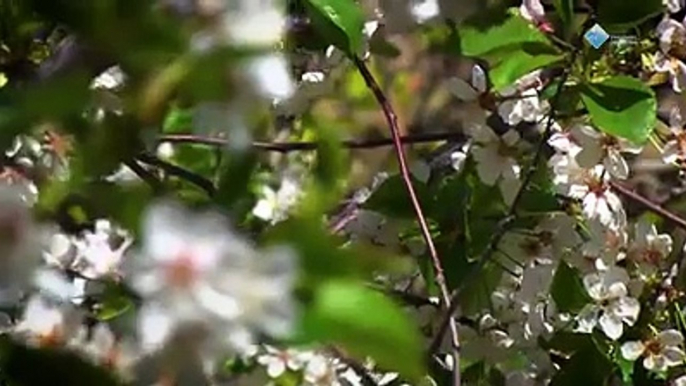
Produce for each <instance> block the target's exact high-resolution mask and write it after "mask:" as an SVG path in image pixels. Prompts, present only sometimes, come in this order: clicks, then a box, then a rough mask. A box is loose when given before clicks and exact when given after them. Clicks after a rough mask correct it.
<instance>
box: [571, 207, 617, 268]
mask: <svg viewBox="0 0 686 386" xmlns="http://www.w3.org/2000/svg"><path fill="white" fill-rule="evenodd" d="M584 234H585V240H584V242H583V244H582V245H581V248H580V250H579V252H580V253H573V254H572V255H571V256H570V257H569V259H568V261H570V262H571V263H572V264H573V265H574V266H575V267H577V268H579V270H581V271H582V272H584V273H590V272H591V271H594V270H605V269H607V268H608V267H611V266H614V265H615V264H616V263H617V262H618V261H620V260H622V259H623V258H624V257H625V253H624V250H625V249H626V244H627V240H628V234H627V232H626V230H625V229H624V227H620V228H617V229H614V228H610V227H607V226H606V225H604V224H603V223H601V222H600V220H598V219H594V220H589V221H587V231H586V232H584Z"/></svg>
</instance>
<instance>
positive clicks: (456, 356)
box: [352, 57, 461, 386]
mask: <svg viewBox="0 0 686 386" xmlns="http://www.w3.org/2000/svg"><path fill="white" fill-rule="evenodd" d="M352 60H353V62H354V63H355V66H356V67H357V69H358V71H359V72H360V75H362V78H364V81H365V83H366V84H367V87H368V88H369V90H370V91H371V92H372V93H373V94H374V97H375V98H376V101H377V102H378V103H379V105H380V106H381V110H382V111H383V114H384V116H385V118H386V122H387V123H388V128H389V130H390V131H391V138H392V140H393V146H394V147H395V153H396V156H397V159H398V165H399V168H400V175H401V176H402V179H403V182H404V183H405V189H406V190H407V194H408V195H409V197H410V201H411V202H412V207H413V208H414V212H415V215H416V217H417V222H418V223H419V228H420V229H421V232H422V236H423V238H424V242H425V243H426V246H427V249H428V251H429V255H430V256H431V260H432V263H433V268H434V271H435V275H436V284H437V285H438V288H439V290H440V292H441V297H442V298H443V299H442V303H443V307H444V309H446V310H450V309H452V308H453V307H452V304H451V301H452V299H451V298H450V291H449V290H448V285H447V284H446V280H445V275H444V273H443V265H442V263H441V260H440V258H439V257H438V252H437V251H436V247H435V245H434V242H433V239H432V238H431V232H430V231H429V226H428V225H427V223H426V218H425V217H424V212H423V210H422V206H421V204H420V202H419V200H418V199H417V194H416V193H415V190H414V186H412V179H411V177H410V171H409V168H408V167H407V160H406V159H405V151H404V149H403V143H402V139H401V136H400V128H399V126H398V117H397V115H396V114H395V111H394V109H393V106H391V104H390V102H389V101H388V98H386V95H385V94H384V92H383V91H382V90H381V87H379V85H378V83H377V82H376V80H375V79H374V76H373V75H372V73H371V72H370V71H369V68H367V65H366V64H365V63H364V61H362V59H360V58H359V57H353V58H352ZM450 314H452V312H450ZM447 324H448V326H449V327H450V333H451V337H452V345H453V349H452V356H453V385H454V386H460V384H461V380H460V340H459V337H458V332H457V323H456V322H455V319H454V318H453V317H452V316H451V315H449V317H448V322H447Z"/></svg>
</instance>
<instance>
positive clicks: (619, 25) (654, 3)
mask: <svg viewBox="0 0 686 386" xmlns="http://www.w3.org/2000/svg"><path fill="white" fill-rule="evenodd" d="M663 11H664V5H663V4H662V0H600V1H599V2H598V23H599V24H600V25H602V26H603V28H604V29H605V30H606V31H607V32H608V33H610V34H612V33H615V34H618V33H623V32H626V31H627V30H628V29H630V28H633V27H636V26H638V25H640V24H641V23H643V22H644V21H646V20H648V19H650V18H652V17H654V16H656V15H659V14H661V13H662V12H663Z"/></svg>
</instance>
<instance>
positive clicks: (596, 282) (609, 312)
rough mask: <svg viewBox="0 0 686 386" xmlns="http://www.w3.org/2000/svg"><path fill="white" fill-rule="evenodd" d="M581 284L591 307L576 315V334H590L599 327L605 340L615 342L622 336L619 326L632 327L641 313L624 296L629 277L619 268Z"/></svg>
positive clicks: (636, 304) (598, 274) (632, 301)
mask: <svg viewBox="0 0 686 386" xmlns="http://www.w3.org/2000/svg"><path fill="white" fill-rule="evenodd" d="M583 282H584V287H585V288H586V291H587V292H588V294H589V296H590V297H591V299H593V301H594V303H593V304H589V305H587V306H586V307H584V309H583V310H582V311H581V312H580V313H579V316H578V322H579V326H578V330H579V331H581V332H586V333H590V332H591V331H592V330H593V328H594V327H595V326H596V325H598V324H599V325H600V329H601V330H602V331H603V332H604V333H605V335H607V337H608V338H610V339H612V340H617V339H619V338H620V337H621V336H622V334H623V333H624V326H623V325H624V324H627V325H629V326H633V325H634V323H636V320H637V319H638V314H639V312H640V310H641V305H640V304H639V302H638V300H636V299H634V298H631V297H629V296H628V295H627V294H628V291H627V287H626V285H627V283H628V282H629V275H627V273H626V271H624V270H623V269H622V268H618V267H611V268H609V269H608V270H606V271H602V272H597V273H591V274H588V275H586V276H584V278H583Z"/></svg>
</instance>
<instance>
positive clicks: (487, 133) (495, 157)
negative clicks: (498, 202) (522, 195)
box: [472, 127, 521, 204]
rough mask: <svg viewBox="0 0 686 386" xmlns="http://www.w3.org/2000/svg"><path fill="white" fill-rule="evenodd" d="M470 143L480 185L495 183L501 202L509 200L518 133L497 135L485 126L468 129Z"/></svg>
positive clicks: (516, 178) (514, 181)
mask: <svg viewBox="0 0 686 386" xmlns="http://www.w3.org/2000/svg"><path fill="white" fill-rule="evenodd" d="M472 136H473V138H474V145H473V147H472V156H473V157H474V160H475V161H476V171H477V174H478V175H479V179H481V181H483V183H484V184H486V185H490V186H493V185H495V184H496V183H499V187H500V191H501V193H502V195H503V199H504V200H505V203H506V204H507V203H510V202H511V201H512V200H513V199H514V195H515V194H516V193H517V190H518V185H519V184H520V181H519V173H520V171H521V167H520V166H519V164H518V163H517V161H516V159H515V158H514V155H515V154H516V153H515V147H514V146H515V145H516V144H517V142H518V141H519V134H517V132H516V131H514V130H509V131H508V132H506V133H505V134H503V135H502V136H498V135H497V134H495V133H494V132H493V130H491V129H490V128H488V127H482V128H480V129H475V130H472Z"/></svg>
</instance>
